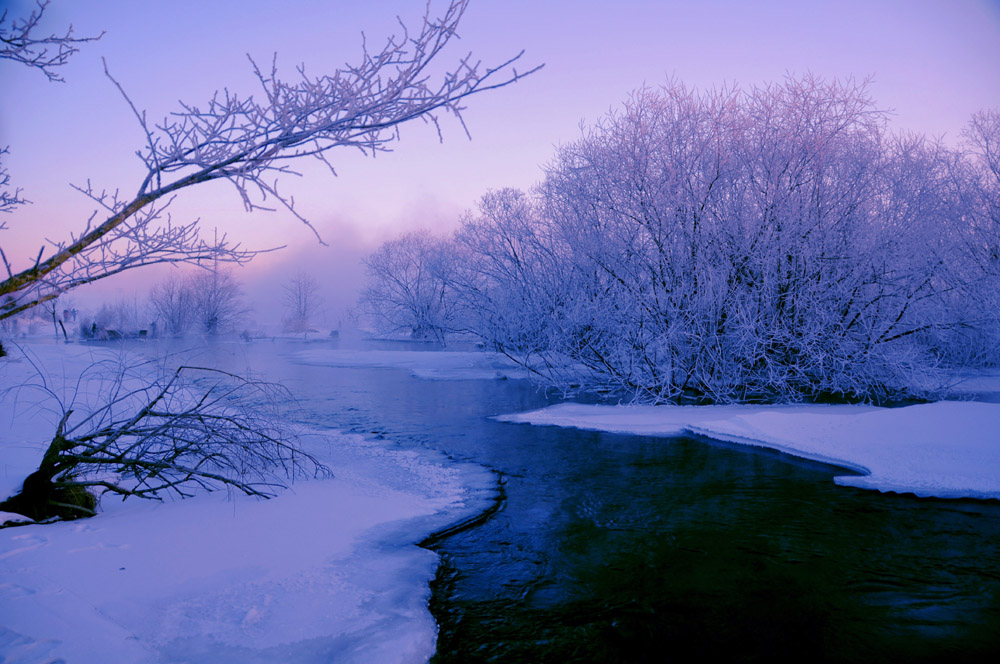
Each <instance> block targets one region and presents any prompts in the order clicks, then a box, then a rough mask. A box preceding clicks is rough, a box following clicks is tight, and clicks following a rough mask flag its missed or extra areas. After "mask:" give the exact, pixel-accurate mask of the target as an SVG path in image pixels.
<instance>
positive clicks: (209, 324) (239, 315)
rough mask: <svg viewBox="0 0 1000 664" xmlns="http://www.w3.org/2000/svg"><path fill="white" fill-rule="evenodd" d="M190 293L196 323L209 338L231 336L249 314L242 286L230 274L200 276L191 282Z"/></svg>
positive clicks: (209, 272) (215, 272) (210, 272)
mask: <svg viewBox="0 0 1000 664" xmlns="http://www.w3.org/2000/svg"><path fill="white" fill-rule="evenodd" d="M188 289H189V291H190V293H191V303H192V305H193V306H192V313H193V316H194V322H195V323H196V324H197V326H198V328H199V330H200V331H201V332H202V333H204V334H207V335H209V336H215V335H217V334H220V333H227V332H232V331H233V330H234V329H235V328H236V326H238V325H239V324H240V323H241V322H242V321H243V319H244V318H246V316H247V314H249V313H250V309H249V307H247V306H246V304H244V302H243V291H242V289H241V288H240V284H239V282H238V281H236V278H235V277H234V276H233V274H232V272H229V271H228V270H219V269H218V268H215V269H212V270H205V271H200V272H197V273H195V274H193V275H191V277H190V278H189V282H188Z"/></svg>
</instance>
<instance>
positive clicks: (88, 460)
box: [0, 359, 329, 520]
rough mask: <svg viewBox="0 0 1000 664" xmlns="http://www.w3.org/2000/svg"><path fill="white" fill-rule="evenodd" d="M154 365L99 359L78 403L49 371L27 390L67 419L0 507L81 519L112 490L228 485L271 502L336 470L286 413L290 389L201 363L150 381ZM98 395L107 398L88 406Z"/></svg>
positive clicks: (181, 491)
mask: <svg viewBox="0 0 1000 664" xmlns="http://www.w3.org/2000/svg"><path fill="white" fill-rule="evenodd" d="M150 369H151V365H150V363H149V362H148V361H147V362H143V363H129V362H122V361H121V360H120V359H116V360H109V361H107V362H99V363H96V364H94V365H92V366H91V367H90V368H89V369H88V370H87V373H86V374H85V375H84V376H82V377H81V379H80V384H78V388H77V391H76V392H75V393H74V394H72V395H71V396H70V398H69V399H64V398H63V397H62V396H61V395H60V394H58V393H57V392H56V391H55V390H54V389H52V388H51V387H50V386H49V385H48V384H47V382H46V381H45V379H44V378H43V375H44V374H42V373H41V371H40V372H39V377H40V379H39V380H38V381H36V382H35V383H34V384H33V385H29V386H22V387H21V388H19V389H22V390H23V389H27V388H28V387H35V388H37V389H40V390H41V391H42V392H44V393H46V394H48V395H49V396H50V397H52V398H54V399H55V401H56V404H57V411H58V412H59V414H60V418H59V423H58V425H57V426H56V431H55V434H54V436H53V438H52V441H51V442H50V443H49V445H48V448H47V449H46V451H45V454H44V456H43V458H42V461H41V464H40V465H39V468H38V470H36V471H35V472H34V473H32V474H31V475H30V476H28V478H27V479H26V480H25V481H24V485H23V488H22V490H21V491H20V492H19V493H18V494H16V495H15V496H12V497H11V498H8V499H7V500H5V501H3V502H2V503H0V510H4V511H12V512H16V513H19V514H23V515H25V516H28V517H30V518H32V519H35V520H40V519H48V518H52V517H58V518H67V519H68V518H79V517H83V516H93V514H94V513H95V510H96V507H97V503H98V499H99V497H100V496H101V495H103V494H109V493H110V494H112V495H118V496H121V497H122V498H123V499H125V498H129V497H136V498H147V499H156V500H163V499H164V498H166V497H168V496H175V497H180V498H184V497H187V496H190V495H192V494H193V493H195V492H196V491H199V490H213V489H218V488H227V489H233V490H236V491H239V492H242V493H244V494H246V495H250V496H259V497H265V498H266V497H270V496H272V495H274V492H275V491H276V490H277V489H278V488H280V487H283V486H285V485H286V483H287V482H288V481H290V480H293V479H295V478H296V477H298V476H300V475H301V476H322V475H328V474H329V469H327V468H326V467H325V466H324V465H323V464H321V463H320V462H319V461H317V460H316V459H315V458H314V457H312V456H311V455H309V454H307V453H305V452H303V451H302V449H301V447H300V446H299V444H298V439H297V437H296V434H295V432H294V431H293V430H292V429H291V428H290V427H289V426H288V425H287V424H285V420H284V418H282V417H280V416H279V413H278V411H277V407H278V406H277V405H278V404H280V403H282V402H285V401H287V400H288V395H287V392H286V390H285V389H284V388H282V387H281V386H280V385H276V384H272V383H267V382H262V381H258V380H252V379H247V378H243V377H240V376H235V375H233V374H229V373H226V372H222V371H218V370H215V369H207V368H203V367H194V366H181V367H179V368H177V369H176V370H173V371H170V372H164V373H162V374H161V375H160V377H159V378H158V379H156V380H155V381H153V382H152V383H149V382H148V378H147V376H146V374H147V373H148V372H149V370H150ZM95 394H100V395H102V397H103V401H98V402H96V403H88V399H90V398H91V397H92V395H95ZM93 492H96V493H97V495H96V496H95V495H94V493H93Z"/></svg>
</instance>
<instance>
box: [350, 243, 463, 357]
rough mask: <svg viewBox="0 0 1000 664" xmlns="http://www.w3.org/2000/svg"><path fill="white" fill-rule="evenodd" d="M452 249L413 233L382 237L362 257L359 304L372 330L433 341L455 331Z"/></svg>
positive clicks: (455, 309) (447, 245)
mask: <svg viewBox="0 0 1000 664" xmlns="http://www.w3.org/2000/svg"><path fill="white" fill-rule="evenodd" d="M453 251H454V250H453V248H452V247H451V246H450V244H449V243H448V242H446V241H444V240H441V239H439V238H436V237H434V236H432V235H431V234H430V233H427V232H415V233H408V234H406V235H404V236H402V237H400V238H398V239H395V240H390V241H389V242H386V243H385V244H383V245H382V246H381V247H379V248H378V249H377V250H376V251H375V252H374V253H372V255H371V256H369V257H368V258H367V259H365V261H364V263H365V268H366V282H365V288H364V289H363V290H362V293H361V297H360V301H359V304H360V307H361V310H362V312H363V313H365V314H367V315H368V316H370V317H371V319H372V322H373V323H374V325H375V329H376V330H378V331H379V332H381V333H383V334H398V333H400V332H405V333H407V334H408V335H409V336H410V337H411V338H413V339H429V340H434V341H443V340H444V336H445V333H446V332H449V331H452V330H454V328H455V317H456V314H457V308H456V305H455V294H454V291H453V289H452V288H451V286H450V283H451V281H452V279H451V272H452V271H453V268H454V258H453V255H454V254H453Z"/></svg>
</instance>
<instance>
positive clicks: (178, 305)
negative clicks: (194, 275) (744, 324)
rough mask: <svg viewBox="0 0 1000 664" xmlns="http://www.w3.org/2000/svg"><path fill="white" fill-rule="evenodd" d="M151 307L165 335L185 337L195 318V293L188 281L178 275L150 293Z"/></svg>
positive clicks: (160, 283)
mask: <svg viewBox="0 0 1000 664" xmlns="http://www.w3.org/2000/svg"><path fill="white" fill-rule="evenodd" d="M149 305H150V307H151V308H152V310H153V315H154V316H155V319H156V320H157V321H159V322H160V324H161V325H162V326H163V333H164V334H167V335H169V336H172V337H181V336H184V333H185V332H187V331H188V329H189V328H190V327H191V322H192V320H193V318H194V293H193V292H192V290H191V288H190V284H189V282H188V281H187V280H185V279H181V278H180V277H178V276H176V275H171V276H170V277H168V278H167V279H165V280H163V281H161V282H159V283H157V284H155V285H154V286H153V287H152V288H151V289H150V291H149Z"/></svg>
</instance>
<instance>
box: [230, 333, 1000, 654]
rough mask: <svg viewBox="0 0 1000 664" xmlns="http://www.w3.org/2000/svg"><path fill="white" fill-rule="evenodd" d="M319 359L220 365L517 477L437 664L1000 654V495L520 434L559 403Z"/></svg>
mask: <svg viewBox="0 0 1000 664" xmlns="http://www.w3.org/2000/svg"><path fill="white" fill-rule="evenodd" d="M320 345H321V346H322V345H331V346H336V345H337V342H336V341H325V342H320ZM305 347H307V345H306V344H303V343H296V342H289V341H276V342H255V343H251V344H246V345H235V346H229V345H226V346H220V347H219V348H220V349H226V350H224V352H220V353H217V354H216V357H217V359H218V360H219V361H220V362H222V363H223V364H226V365H227V366H229V367H230V368H241V365H243V364H246V365H248V366H250V367H251V368H252V369H253V370H254V371H255V372H257V373H259V374H263V375H265V376H266V377H269V378H272V379H277V380H280V381H281V382H283V383H284V384H285V385H286V386H288V387H289V388H290V389H291V390H292V391H293V392H294V393H295V395H296V396H297V397H298V399H299V403H298V405H297V407H296V410H295V413H294V417H296V418H297V419H299V420H301V421H302V422H305V423H307V424H309V425H313V426H321V427H332V428H337V429H342V430H348V431H353V432H360V433H363V434H365V435H369V436H375V437H381V438H384V439H385V440H386V441H389V442H390V444H398V445H404V446H422V447H429V448H433V449H436V450H441V451H443V452H445V453H446V454H448V455H450V456H452V457H454V458H456V459H460V460H469V461H474V462H476V463H479V464H482V465H484V466H487V467H489V468H491V469H493V470H494V471H496V474H497V477H498V478H501V481H502V482H503V483H504V484H503V493H504V494H505V500H504V501H503V503H502V504H501V508H500V509H499V511H497V512H496V513H495V514H494V515H493V516H492V517H491V518H489V519H488V520H486V521H485V522H484V523H482V524H480V525H478V526H476V527H472V528H469V529H466V530H463V531H461V532H458V533H456V534H454V535H451V536H449V537H447V538H444V539H442V540H440V541H437V542H435V543H434V544H433V548H434V550H435V551H437V552H438V553H439V554H440V555H441V556H442V559H443V563H442V566H441V569H440V571H439V574H438V578H437V579H436V580H435V582H434V585H433V590H434V594H433V598H432V601H431V609H432V611H433V613H434V615H435V617H436V619H437V621H438V624H439V629H440V632H439V638H438V654H437V656H436V657H435V659H434V661H435V662H442V663H443V662H462V663H463V664H464V663H468V662H487V661H499V662H577V661H579V662H647V661H648V662H654V661H655V662H662V661H669V660H671V659H674V658H676V659H678V660H679V661H687V660H689V659H693V658H694V657H698V658H700V657H710V656H713V655H715V656H718V657H724V658H726V659H728V660H731V661H761V660H769V659H772V658H774V657H782V656H784V657H795V658H796V659H802V660H805V659H807V658H808V659H809V660H811V661H852V662H856V661H887V660H888V661H914V662H916V661H943V660H945V659H950V660H951V661H955V660H958V661H966V660H968V659H973V658H982V657H987V656H989V655H996V654H997V653H1000V501H971V500H969V501H966V500H928V499H917V498H914V497H908V496H901V495H892V494H879V493H875V492H868V491H862V490H858V489H851V488H846V487H838V486H835V485H834V483H833V481H832V478H833V476H834V475H840V474H844V472H845V471H843V470H841V469H835V468H832V467H830V466H826V465H823V464H819V463H814V462H808V461H803V460H799V459H796V458H793V457H790V456H787V455H783V454H778V453H774V452H769V451H765V450H761V449H751V448H747V447H742V446H735V445H728V444H722V443H718V442H713V441H710V440H702V439H693V438H653V437H641V436H627V435H615V434H604V433H595V432H586V431H578V430H572V429H561V428H552V427H534V426H529V425H519V424H505V423H500V422H496V421H494V420H491V419H490V418H491V416H495V415H499V414H503V413H510V412H517V411H523V410H528V409H534V408H540V407H543V406H546V405H549V404H551V403H555V402H556V401H558V398H557V397H554V396H552V395H546V394H545V393H543V392H541V391H539V390H538V389H537V388H536V387H535V386H534V385H532V384H530V383H529V382H527V381H520V380H422V379H417V378H414V377H412V376H411V375H410V373H409V372H408V371H406V370H401V369H391V368H337V367H329V366H311V365H306V364H299V363H297V362H296V360H297V353H298V352H299V351H300V350H301V349H303V348H305ZM308 347H316V345H314V344H308ZM334 472H336V469H334ZM485 507H486V506H485V505H484V508H485Z"/></svg>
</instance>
